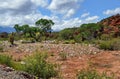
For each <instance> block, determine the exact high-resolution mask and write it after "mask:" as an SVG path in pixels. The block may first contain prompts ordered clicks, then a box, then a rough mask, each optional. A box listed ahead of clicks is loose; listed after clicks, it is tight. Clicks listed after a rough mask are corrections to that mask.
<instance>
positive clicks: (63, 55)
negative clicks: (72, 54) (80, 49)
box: [59, 52, 67, 60]
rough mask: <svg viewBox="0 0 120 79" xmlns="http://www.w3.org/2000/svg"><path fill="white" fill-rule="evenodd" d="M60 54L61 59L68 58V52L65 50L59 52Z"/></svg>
mask: <svg viewBox="0 0 120 79" xmlns="http://www.w3.org/2000/svg"><path fill="white" fill-rule="evenodd" d="M59 56H60V58H61V60H66V59H67V54H66V53H65V52H61V53H60V54H59Z"/></svg>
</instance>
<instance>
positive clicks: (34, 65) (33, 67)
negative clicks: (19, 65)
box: [24, 52, 57, 79]
mask: <svg viewBox="0 0 120 79" xmlns="http://www.w3.org/2000/svg"><path fill="white" fill-rule="evenodd" d="M46 59H47V54H46V53H39V52H37V53H35V54H34V55H32V56H29V57H28V58H27V59H26V60H25V63H26V64H25V67H24V70H25V71H26V72H28V73H30V74H32V75H35V76H37V77H39V78H43V79H48V78H50V77H55V76H56V75H57V71H56V70H55V65H54V64H51V63H48V62H47V61H46Z"/></svg>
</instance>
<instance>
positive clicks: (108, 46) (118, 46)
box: [99, 39, 120, 50]
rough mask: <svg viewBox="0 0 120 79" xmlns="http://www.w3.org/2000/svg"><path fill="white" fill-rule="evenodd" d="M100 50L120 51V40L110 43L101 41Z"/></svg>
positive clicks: (110, 41)
mask: <svg viewBox="0 0 120 79" xmlns="http://www.w3.org/2000/svg"><path fill="white" fill-rule="evenodd" d="M99 48H100V49H104V50H120V40H119V39H112V40H109V41H101V42H100V44H99Z"/></svg>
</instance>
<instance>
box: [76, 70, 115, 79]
mask: <svg viewBox="0 0 120 79" xmlns="http://www.w3.org/2000/svg"><path fill="white" fill-rule="evenodd" d="M77 79H114V74H111V75H110V76H108V74H107V73H105V72H103V73H102V74H100V73H98V72H97V71H96V70H93V69H87V70H85V69H83V70H81V71H80V72H79V73H78V74H77Z"/></svg>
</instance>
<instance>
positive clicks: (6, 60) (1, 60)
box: [0, 54, 13, 67]
mask: <svg viewBox="0 0 120 79" xmlns="http://www.w3.org/2000/svg"><path fill="white" fill-rule="evenodd" d="M0 64H4V65H6V66H9V67H11V66H12V64H13V62H12V57H10V56H8V55H2V54H0Z"/></svg>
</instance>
